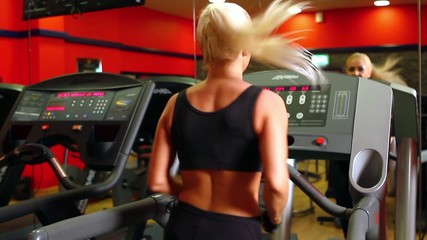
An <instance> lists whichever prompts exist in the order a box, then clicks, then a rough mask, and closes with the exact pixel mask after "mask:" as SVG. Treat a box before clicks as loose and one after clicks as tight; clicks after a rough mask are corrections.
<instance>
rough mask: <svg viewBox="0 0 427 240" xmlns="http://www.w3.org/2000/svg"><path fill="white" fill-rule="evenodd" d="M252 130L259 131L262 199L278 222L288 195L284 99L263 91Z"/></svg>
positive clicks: (273, 219) (286, 128)
mask: <svg viewBox="0 0 427 240" xmlns="http://www.w3.org/2000/svg"><path fill="white" fill-rule="evenodd" d="M255 130H256V131H257V132H258V133H259V140H260V151H261V157H262V161H263V176H264V184H265V185H264V192H263V198H264V202H265V205H266V208H267V212H268V215H269V217H270V221H271V222H272V223H273V224H279V223H280V222H281V220H282V212H283V210H284V208H285V207H286V203H287V200H288V194H289V192H288V191H289V172H288V164H287V159H288V116H287V110H286V106H285V104H284V102H283V99H282V98H281V97H280V96H279V95H277V94H276V93H274V92H271V91H267V90H264V91H263V92H262V93H261V94H260V96H259V98H258V100H257V104H256V108H255Z"/></svg>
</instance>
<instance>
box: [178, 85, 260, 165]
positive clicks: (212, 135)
mask: <svg viewBox="0 0 427 240" xmlns="http://www.w3.org/2000/svg"><path fill="white" fill-rule="evenodd" d="M261 91H262V89H261V88H259V87H256V86H250V87H249V88H247V89H246V90H245V91H244V92H243V93H242V94H241V95H240V96H239V97H238V98H237V99H236V100H235V101H234V102H232V103H231V104H230V105H228V106H227V107H226V108H224V109H221V110H219V111H215V112H202V111H199V110H197V109H196V108H194V107H193V106H192V105H191V104H190V102H189V101H188V99H187V95H186V90H183V91H181V92H180V93H179V94H178V98H177V100H176V105H175V110H174V116H173V122H172V130H171V134H172V141H173V144H174V146H175V148H176V151H177V153H178V158H179V161H180V168H181V169H182V170H231V171H243V172H257V171H261V170H262V163H261V157H260V152H259V146H258V137H257V136H256V134H255V132H254V129H253V115H254V107H255V102H256V99H257V97H258V95H259V94H260V92H261Z"/></svg>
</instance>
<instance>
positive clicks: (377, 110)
mask: <svg viewBox="0 0 427 240" xmlns="http://www.w3.org/2000/svg"><path fill="white" fill-rule="evenodd" d="M325 77H326V79H327V81H326V82H320V83H318V84H312V83H311V82H310V81H308V80H307V79H306V78H305V77H304V76H302V75H300V74H297V73H294V72H290V71H285V70H272V71H265V72H256V73H251V74H246V75H245V76H244V79H245V80H246V81H248V82H250V83H253V84H255V85H258V86H261V87H263V88H265V89H268V90H271V91H274V92H276V93H277V94H279V95H280V96H281V97H282V98H283V99H284V100H285V102H286V104H287V107H288V112H289V119H288V121H289V132H288V134H289V136H288V140H289V154H290V157H291V158H293V159H307V158H317V159H328V160H341V161H343V159H348V161H350V171H349V179H350V183H351V184H350V186H349V190H350V192H351V196H352V198H353V202H354V207H353V208H350V209H348V208H345V207H342V206H339V205H337V204H335V203H333V202H332V201H330V200H329V199H327V198H326V197H325V196H324V195H323V194H321V193H320V192H319V191H318V190H317V189H316V188H315V187H314V186H313V185H312V184H311V183H310V182H308V181H307V180H306V179H305V178H304V177H303V176H302V175H301V173H299V171H297V170H296V169H294V168H293V167H292V166H291V165H289V169H290V175H291V180H292V182H293V183H295V184H296V185H297V186H298V187H300V188H301V189H302V190H303V191H304V192H305V193H306V194H307V195H308V196H309V197H310V198H311V199H312V200H313V201H314V202H315V203H316V204H317V205H319V206H320V207H321V208H322V209H324V210H325V211H326V212H328V213H330V214H332V215H334V216H339V217H346V218H349V219H350V227H349V233H348V236H347V239H353V240H354V239H382V238H384V232H385V231H384V230H385V229H384V228H385V225H384V224H383V222H381V221H380V220H379V219H381V218H380V216H381V215H382V214H384V212H382V211H381V208H380V205H381V203H382V202H383V201H384V197H385V190H386V189H385V183H386V177H387V163H388V159H389V139H390V129H391V126H392V121H393V125H394V130H395V137H396V140H397V141H398V146H399V147H398V156H397V159H398V166H397V172H398V177H397V178H398V179H399V181H398V189H400V191H398V192H397V197H396V216H395V219H396V226H395V236H396V239H414V236H415V224H414V223H415V205H416V204H415V199H416V191H414V189H416V174H417V173H416V172H417V165H418V160H417V149H416V146H417V145H416V141H417V139H418V138H417V107H416V102H417V101H416V94H415V91H414V90H413V89H411V88H407V87H403V86H398V85H393V84H389V83H386V82H379V81H374V80H368V79H363V78H357V77H351V76H347V75H343V74H338V73H325ZM392 116H393V117H392ZM372 133H375V134H372ZM399 185H400V186H399ZM405 186H406V187H405ZM408 186H409V187H408ZM142 201H144V200H141V204H138V202H134V203H132V204H133V205H132V207H133V211H135V212H137V211H143V212H146V211H147V212H148V211H149V212H151V213H150V214H151V215H150V216H147V215H144V217H141V218H139V219H135V220H134V221H135V222H140V221H143V220H144V221H145V220H146V219H148V218H150V217H152V216H155V213H156V209H157V207H158V205H157V204H152V205H151V207H149V208H147V207H146V206H145V205H144V204H143V202H142ZM171 202H173V201H171ZM288 202H290V204H289V205H288V206H287V209H286V210H285V211H284V213H283V221H282V222H283V224H281V225H280V226H279V228H278V229H277V231H276V232H275V234H274V235H273V236H272V239H277V240H279V239H280V240H284V239H289V238H290V223H291V217H292V216H291V214H292V212H291V211H289V207H291V205H292V199H291V201H288ZM126 205H127V204H126ZM116 210H117V209H116ZM113 211H114V210H113V209H111V210H106V212H101V213H99V215H97V217H96V219H97V220H101V219H106V216H108V214H110V213H111V212H113ZM103 214H106V215H103ZM89 215H90V214H89ZM89 215H85V216H81V217H77V218H75V219H67V220H65V221H62V222H59V223H56V224H53V225H49V226H45V227H43V228H39V229H37V230H36V231H34V232H32V233H31V234H30V236H29V239H31V240H36V239H37V240H42V239H45V240H47V239H49V240H56V239H58V240H59V239H61V240H72V239H78V238H74V237H73V236H71V235H70V233H71V232H69V230H68V229H76V228H79V229H80V230H81V232H80V235H79V238H80V239H81V238H89V237H94V236H96V235H97V234H98V233H100V232H101V230H100V229H97V230H96V231H93V230H92V229H90V227H86V226H84V225H86V223H87V221H89V220H90V219H89V218H90V216H89ZM102 215H103V216H102ZM130 216H131V215H130ZM145 217H146V218H145ZM165 217H167V214H166V215H165ZM142 218H145V219H142ZM120 220H121V218H120V217H117V218H116V217H115V218H114V219H113V217H112V218H110V219H109V220H105V221H106V222H114V221H120ZM126 221H127V220H126ZM82 222H84V223H85V224H82ZM94 222H96V221H94ZM98 223H99V221H98ZM102 225H103V224H102ZM82 227H83V228H82ZM110 227H111V228H110ZM115 227H116V226H107V227H105V228H103V229H102V232H104V231H105V232H108V231H113V230H114V228H115ZM107 228H110V229H107ZM83 232H84V233H83ZM56 237H58V238H56Z"/></svg>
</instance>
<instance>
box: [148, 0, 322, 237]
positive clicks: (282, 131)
mask: <svg viewBox="0 0 427 240" xmlns="http://www.w3.org/2000/svg"><path fill="white" fill-rule="evenodd" d="M291 5H292V4H291V3H289V2H282V1H274V2H272V4H271V5H270V6H269V7H268V8H267V9H266V11H265V12H264V14H261V15H259V16H258V17H256V18H254V19H251V17H250V16H249V15H248V13H247V12H246V11H245V10H244V9H243V8H241V7H240V6H239V5H237V4H234V3H214V4H209V5H208V6H207V7H206V8H205V9H204V10H203V11H202V12H201V15H200V18H199V22H198V26H197V37H198V40H199V44H200V49H201V51H202V53H203V56H204V63H205V65H206V67H207V77H206V79H205V80H204V81H202V82H200V83H199V84H196V85H194V86H191V87H189V88H188V89H186V90H185V91H182V92H180V93H179V94H176V95H174V96H173V97H172V98H171V99H170V100H169V102H168V103H167V105H166V107H165V109H164V112H163V114H162V116H161V117H160V120H159V122H158V126H157V130H156V135H155V139H154V145H153V151H152V156H151V160H150V164H149V188H150V189H151V191H153V192H161V193H168V194H174V195H176V196H178V200H179V203H178V204H177V206H176V207H175V208H174V210H173V212H172V214H171V216H170V220H169V222H168V224H167V226H166V228H165V239H174V240H179V239H185V240H188V239H203V240H209V239H218V240H219V239H221V240H227V239H233V240H239V239H245V240H250V239H256V240H260V239H261V233H262V227H261V217H260V216H261V210H260V208H259V199H258V192H259V188H260V182H261V177H263V179H264V182H265V186H264V192H263V198H264V201H265V205H266V209H267V211H266V213H267V214H266V215H268V217H267V218H266V220H267V222H270V225H271V226H274V225H276V224H279V223H280V222H281V221H282V219H281V214H282V212H283V210H284V208H285V205H286V202H287V199H288V194H289V192H288V182H289V173H288V169H287V161H286V160H287V158H288V142H287V131H288V128H287V127H288V122H287V112H286V107H285V104H284V102H283V100H282V98H281V97H280V96H279V95H277V94H275V93H273V92H271V91H267V90H262V89H261V88H259V87H256V86H253V85H251V84H249V83H247V82H245V81H244V80H243V72H244V71H245V69H246V67H247V66H248V63H249V60H250V59H251V57H253V58H255V59H257V60H258V61H260V62H262V63H266V64H270V65H274V66H278V67H281V68H288V69H291V70H295V71H298V72H300V73H303V74H305V75H306V76H308V77H309V78H311V79H315V78H316V76H317V74H318V73H317V70H316V69H314V68H313V65H312V63H311V62H310V60H309V58H307V57H306V52H305V50H304V49H302V48H300V47H298V46H293V45H291V41H290V40H288V39H286V38H283V36H274V35H271V33H272V32H273V31H274V30H275V29H276V28H277V27H278V26H279V25H280V24H282V23H283V22H284V21H286V19H288V18H289V17H290V16H291V15H290V13H288V12H287V9H288V8H289V7H291ZM300 6H302V5H300ZM176 154H177V155H178V158H179V161H180V172H179V176H180V180H177V179H176V178H173V177H172V176H170V174H169V168H170V166H171V163H172V161H173V160H174V159H175V155H176Z"/></svg>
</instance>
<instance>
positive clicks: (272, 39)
mask: <svg viewBox="0 0 427 240" xmlns="http://www.w3.org/2000/svg"><path fill="white" fill-rule="evenodd" d="M307 6H308V4H307V3H293V1H282V0H275V1H273V2H272V3H271V4H270V5H269V6H268V7H267V8H266V9H265V11H263V12H262V13H260V14H258V15H257V16H255V17H253V18H251V17H250V16H249V14H248V13H247V12H246V10H244V9H243V8H242V7H240V6H239V5H237V4H235V3H228V2H224V3H212V4H209V5H208V6H206V7H205V9H203V11H202V12H201V14H200V18H199V23H198V26H197V38H198V41H199V45H200V49H201V50H202V53H203V56H204V61H205V63H213V62H217V61H224V60H231V59H234V58H236V57H237V56H238V54H239V53H240V52H241V51H246V52H249V53H251V55H252V58H253V59H254V60H256V61H258V62H260V63H262V64H266V65H271V66H274V67H276V68H284V69H288V70H292V71H295V72H298V73H300V74H303V75H304V76H306V77H307V78H308V79H309V80H310V81H312V82H313V83H318V82H319V81H320V82H321V81H324V80H325V78H324V76H323V75H322V74H321V72H320V70H319V69H318V68H317V67H316V66H315V65H314V64H313V63H312V61H311V53H310V52H309V51H308V50H306V49H305V48H303V47H302V46H300V45H298V44H296V43H295V40H297V38H291V35H292V34H293V33H288V34H277V33H276V34H275V33H274V32H275V31H276V30H277V29H278V28H279V27H280V26H281V25H282V24H283V23H284V22H286V21H287V20H288V19H289V18H291V17H292V16H294V15H295V14H294V13H291V12H290V11H288V10H289V9H290V8H292V7H299V8H306V7H307Z"/></svg>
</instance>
